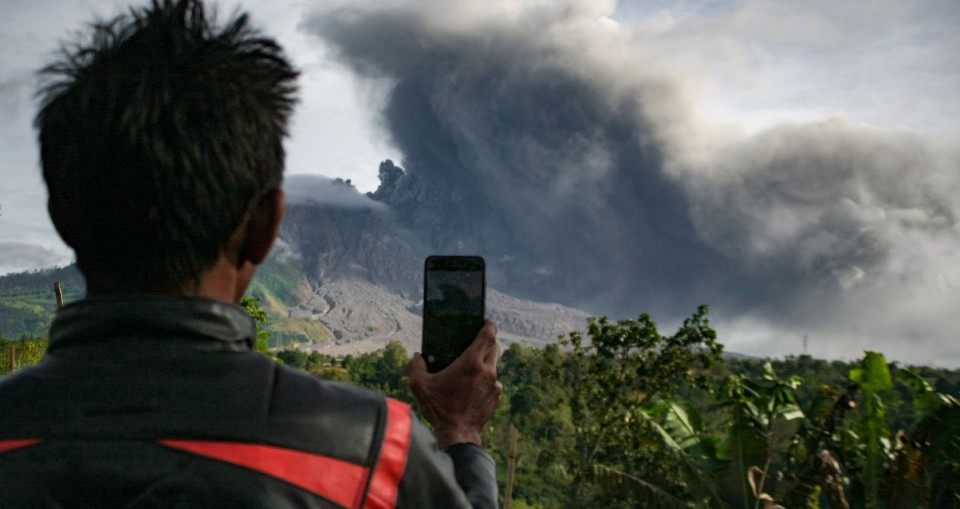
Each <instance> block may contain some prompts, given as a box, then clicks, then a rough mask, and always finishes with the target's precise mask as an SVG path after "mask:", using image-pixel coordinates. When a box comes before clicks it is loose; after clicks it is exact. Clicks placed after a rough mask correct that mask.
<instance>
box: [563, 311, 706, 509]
mask: <svg viewBox="0 0 960 509" xmlns="http://www.w3.org/2000/svg"><path fill="white" fill-rule="evenodd" d="M706 315H707V307H706V306H701V307H700V308H698V309H697V311H696V313H694V314H693V315H692V316H691V317H690V318H687V319H686V320H685V321H684V322H683V325H682V326H681V327H680V329H679V330H678V331H677V332H676V333H675V334H673V335H672V336H663V335H661V334H660V333H659V331H658V330H657V326H656V324H655V323H654V322H653V320H652V319H651V318H650V316H649V315H647V314H646V313H644V314H642V315H640V317H639V319H637V320H619V321H617V322H611V321H610V320H608V319H607V318H606V317H600V318H590V319H589V320H588V328H587V335H588V336H589V340H587V338H586V337H584V336H583V335H582V334H581V333H579V332H573V333H571V334H570V335H569V336H568V337H567V338H561V340H560V342H561V344H562V346H564V347H566V348H568V349H569V351H568V352H567V354H566V355H564V356H563V357H562V358H557V359H555V361H556V363H554V364H550V365H548V366H547V372H546V373H547V375H548V378H549V379H551V380H552V381H553V382H554V383H557V384H561V387H563V388H564V390H565V391H566V393H567V399H568V401H569V405H570V410H571V419H572V421H573V422H574V423H575V429H574V431H573V437H572V439H573V440H572V443H568V444H566V456H567V461H566V464H567V465H568V466H569V469H570V470H569V471H570V473H571V480H570V484H569V494H568V495H569V498H568V500H569V505H570V507H589V506H594V505H596V504H597V503H599V502H600V500H599V499H600V498H601V497H602V494H603V489H602V486H601V484H602V482H603V481H602V479H603V477H604V476H600V477H599V478H598V476H597V475H596V474H597V472H603V471H614V472H623V473H628V472H629V473H630V474H631V475H635V474H637V472H636V470H637V469H638V468H639V469H644V470H649V471H650V472H653V471H655V469H654V468H651V467H655V465H656V464H655V463H654V461H655V460H654V458H652V457H651V456H650V454H649V450H648V449H647V448H646V447H645V444H644V443H643V442H642V441H640V440H638V439H637V436H638V435H639V434H641V433H642V431H643V419H641V418H640V417H638V415H637V413H638V412H641V411H642V408H643V407H644V406H645V405H647V404H648V403H650V402H652V401H654V399H656V398H660V397H664V396H668V395H670V394H671V392H672V389H673V387H674V386H675V385H678V384H681V383H686V384H690V385H697V386H706V384H707V379H706V377H705V376H704V373H703V371H702V369H706V368H709V367H710V366H711V365H713V363H715V362H717V361H719V360H720V359H721V357H720V354H721V352H722V350H723V346H722V345H720V344H719V343H718V342H717V341H716V332H715V331H714V330H713V329H712V328H711V327H710V323H709V321H708V320H707V317H706ZM635 476H636V477H643V476H642V475H635ZM603 503H604V504H606V505H607V506H608V507H609V506H612V505H611V504H620V505H623V506H630V505H631V504H635V503H636V502H635V501H630V500H624V498H623V497H616V498H614V499H605V500H603Z"/></svg>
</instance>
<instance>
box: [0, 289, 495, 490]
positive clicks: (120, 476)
mask: <svg viewBox="0 0 960 509" xmlns="http://www.w3.org/2000/svg"><path fill="white" fill-rule="evenodd" d="M253 341H254V326H253V323H252V321H251V320H250V318H249V316H248V315H247V314H246V313H245V312H244V310H243V309H241V308H239V307H237V306H233V305H230V304H225V303H222V302H216V301H208V300H199V299H171V298H161V297H133V298H129V299H118V298H110V299H87V300H85V301H81V302H78V303H75V304H73V305H70V306H67V307H66V308H64V309H63V310H61V311H60V313H59V314H58V316H57V318H56V319H55V320H54V323H53V326H52V328H51V331H50V346H49V350H48V352H47V354H46V356H45V357H44V359H43V360H42V361H41V362H40V363H39V364H37V365H36V366H33V367H29V368H25V369H22V370H20V371H18V372H17V373H15V374H13V375H11V376H7V377H5V378H3V379H2V380H0V486H2V487H3V490H2V491H3V493H0V506H3V507H138V508H139V507H231V508H233V507H274V508H286V507H322V508H328V507H370V508H375V507H377V508H378V507H393V506H394V504H393V502H395V506H396V507H408V508H412V507H423V508H426V507H469V506H470V505H471V503H472V504H473V506H474V507H495V506H496V503H497V487H496V479H495V473H494V472H495V469H494V464H493V461H492V459H491V458H490V456H488V455H487V454H486V453H485V452H484V451H483V450H482V449H480V448H479V447H477V446H474V445H468V444H464V445H457V446H453V447H451V448H449V449H448V450H447V451H445V452H441V451H438V450H437V449H436V442H435V440H434V438H433V436H432V435H431V434H430V432H429V431H427V430H426V428H424V426H423V425H422V423H421V422H420V421H419V419H418V418H417V417H416V415H414V414H413V413H412V412H411V410H410V408H409V406H407V405H405V404H403V403H400V402H398V401H395V400H391V399H389V398H385V397H383V396H382V395H379V394H377V393H374V392H370V391H366V390H362V389H358V388H355V387H351V386H348V385H343V384H338V383H332V382H323V381H320V380H317V379H316V378H314V377H313V376H311V375H309V374H306V373H303V372H300V371H298V370H294V369H290V368H288V367H285V366H282V365H280V364H277V363H275V362H274V361H272V360H270V359H268V358H267V357H266V356H264V355H261V354H259V353H256V352H253V351H252V350H251V346H252V344H253ZM468 499H469V500H468Z"/></svg>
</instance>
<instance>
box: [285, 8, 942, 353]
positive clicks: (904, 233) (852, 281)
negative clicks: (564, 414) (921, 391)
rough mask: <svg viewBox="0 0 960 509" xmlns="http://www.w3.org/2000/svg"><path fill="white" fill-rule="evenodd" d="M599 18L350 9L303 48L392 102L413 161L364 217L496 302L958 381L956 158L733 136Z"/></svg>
mask: <svg viewBox="0 0 960 509" xmlns="http://www.w3.org/2000/svg"><path fill="white" fill-rule="evenodd" d="M610 10H611V6H610V5H603V4H598V3H597V2H577V1H573V2H566V3H562V4H557V3H541V2H532V3H529V2H527V3H523V2H516V3H514V2H450V3H445V4H444V7H443V8H438V7H437V6H436V5H435V4H434V3H432V2H430V3H427V2H375V3H370V4H367V3H349V4H345V5H343V6H337V7H327V8H324V9H323V10H320V11H317V12H315V13H314V15H313V16H312V17H311V18H309V19H308V20H307V21H306V22H305V24H304V27H305V28H306V29H307V30H309V31H311V32H312V33H314V34H316V35H318V36H319V37H321V38H322V39H323V40H324V41H325V42H326V43H327V44H328V45H329V46H331V47H332V48H334V49H335V51H336V53H337V55H338V56H339V58H340V59H341V60H342V62H344V63H345V64H346V65H348V66H349V67H350V68H351V69H353V70H354V71H355V72H356V73H357V74H359V75H361V76H364V77H367V78H370V79H371V80H372V82H374V83H379V84H381V85H383V86H384V87H385V99H384V103H383V109H382V120H383V123H384V125H385V127H386V129H387V131H388V132H389V134H390V136H391V137H392V140H393V142H394V144H395V145H396V147H397V148H398V149H399V150H400V151H401V152H402V154H403V155H404V160H403V162H402V164H401V166H402V167H403V169H402V170H401V169H400V168H398V167H396V166H394V165H392V164H384V165H383V166H382V167H381V169H380V172H381V186H380V188H379V189H378V190H377V192H376V193H374V194H373V197H374V198H375V199H377V200H379V201H381V202H384V203H386V204H389V205H390V206H391V207H392V208H393V210H394V213H395V214H396V215H397V217H398V218H399V219H400V221H401V222H402V223H403V224H405V225H406V226H407V227H409V228H412V229H413V230H415V231H417V232H419V233H420V235H421V236H422V237H423V238H424V239H426V240H427V242H428V243H432V245H433V247H434V248H435V249H436V250H437V251H443V252H470V253H479V254H482V255H484V256H485V257H487V258H488V265H489V266H490V269H491V271H492V275H491V276H492V277H491V279H492V283H491V284H492V285H494V286H497V287H498V288H501V289H504V290H506V291H508V292H511V293H513V294H516V295H519V296H526V297H535V298H538V299H541V300H548V301H559V302H563V303H566V304H571V305H575V306H580V307H582V308H585V309H587V310H589V311H592V312H595V313H604V314H612V315H616V316H636V315H637V314H638V313H639V312H640V311H651V312H653V313H655V316H657V317H664V319H666V320H672V319H676V318H679V317H681V316H683V315H686V314H689V313H690V312H691V311H692V310H693V309H694V308H695V306H696V305H698V304H701V303H705V304H709V305H710V306H711V307H712V308H713V310H714V313H713V315H714V318H715V322H717V324H718V326H720V328H721V332H723V329H724V327H726V328H727V330H728V331H729V332H730V334H731V335H732V336H733V337H729V336H728V337H727V338H726V339H727V341H728V342H734V343H736V342H737V341H738V337H739V338H740V339H739V341H741V343H743V342H746V341H748V340H756V341H758V342H760V344H757V345H754V346H755V350H754V351H757V352H758V353H771V352H776V351H782V350H778V349H777V348H776V347H775V346H771V344H769V343H766V342H768V341H776V340H777V338H776V337H775V336H776V335H780V339H781V340H783V336H784V335H791V336H793V337H797V336H798V335H800V334H809V335H810V336H811V337H812V338H813V339H814V341H816V339H817V338H818V337H819V338H823V339H826V338H830V339H835V338H839V339H842V340H843V341H846V344H847V345H848V346H847V347H846V348H842V347H838V348H836V349H832V350H831V349H828V347H827V346H826V345H823V346H822V347H820V350H819V351H816V349H815V353H818V354H822V355H829V354H832V355H837V354H841V353H842V354H846V355H856V354H857V352H856V350H857V349H858V348H860V347H861V346H862V347H869V348H874V349H878V350H883V351H885V352H888V353H891V354H892V355H893V356H895V357H897V356H899V357H900V358H907V359H911V360H919V361H928V360H929V359H927V358H923V359H917V358H916V357H911V356H910V353H909V347H898V346H897V345H906V344H908V342H915V343H916V342H931V343H936V342H940V343H941V344H942V346H939V347H936V348H937V349H938V351H940V352H943V355H945V356H946V358H950V359H952V361H950V362H952V363H958V362H960V347H958V346H956V342H955V338H956V332H955V331H956V330H960V329H958V326H960V318H958V316H960V315H958V314H957V313H956V309H957V308H958V304H960V294H958V291H957V287H956V286H954V285H955V284H956V282H957V281H960V259H958V255H957V253H958V252H960V226H958V220H957V219H958V212H960V210H958V209H960V207H958V200H957V199H956V198H955V197H956V196H957V192H958V191H960V178H958V172H957V169H958V167H960V153H958V151H957V150H956V149H955V148H950V147H947V148H944V147H933V146H931V145H930V144H929V143H926V142H924V141H923V140H921V139H917V138H913V137H911V136H908V135H906V134H903V133H896V132H885V131H881V130H878V129H870V128H866V127H862V126H858V125H853V124H850V123H848V122H846V121H844V120H842V119H836V120H830V121H825V122H822V123H817V124H808V125H791V126H782V127H778V128H773V129H769V130H768V131H765V132H762V133H759V134H757V135H754V136H752V137H749V138H732V137H729V136H724V135H723V134H722V133H718V132H716V131H717V129H716V128H713V127H711V126H709V125H705V124H703V123H701V122H699V121H698V120H697V116H696V112H693V111H691V110H690V107H691V106H690V101H689V100H688V98H687V95H686V88H685V87H684V86H683V82H682V81H679V80H677V79H675V78H674V77H671V76H670V75H668V74H666V73H664V72H663V71H661V70H659V69H662V66H659V65H657V62H656V59H655V58H652V57H651V56H650V55H646V56H643V55H640V54H639V53H638V52H637V51H634V50H633V49H632V46H631V44H630V42H629V36H628V34H626V33H625V32H624V31H623V30H621V29H620V27H619V26H618V25H617V24H616V23H615V22H614V21H612V20H611V19H609V18H608V17H606V14H607V13H609V11H610ZM659 57H660V58H662V59H669V58H670V55H659ZM860 340H862V341H863V342H862V344H861V343H855V342H856V341H860ZM852 342H853V343H852ZM881 342H886V343H881ZM765 343H766V344H765ZM822 343H826V341H823V342H822ZM854 343H855V344H854ZM851 344H852V345H853V346H852V347H851V346H849V345H851ZM927 350H928V351H929V348H927ZM794 351H796V349H794ZM943 359H944V357H943V356H941V357H940V359H939V360H941V361H943Z"/></svg>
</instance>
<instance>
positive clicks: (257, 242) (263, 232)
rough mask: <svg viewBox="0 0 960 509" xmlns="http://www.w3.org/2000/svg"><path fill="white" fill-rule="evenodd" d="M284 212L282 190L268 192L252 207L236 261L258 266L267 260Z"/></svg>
mask: <svg viewBox="0 0 960 509" xmlns="http://www.w3.org/2000/svg"><path fill="white" fill-rule="evenodd" d="M285 210H286V195H284V193H283V189H274V190H272V191H269V192H268V193H267V194H265V195H264V196H263V197H262V198H260V200H259V201H258V202H257V203H256V204H255V205H254V206H253V208H252V209H251V210H250V218H249V221H248V223H247V231H246V236H245V238H244V241H243V250H242V251H241V253H240V255H241V256H240V259H239V260H238V261H239V262H240V263H241V264H243V263H245V262H250V263H252V264H254V265H260V264H261V263H263V262H264V260H266V259H267V255H268V254H269V253H270V248H271V247H272V246H273V241H274V240H276V238H277V235H278V234H279V233H280V221H282V220H283V213H284V211H285Z"/></svg>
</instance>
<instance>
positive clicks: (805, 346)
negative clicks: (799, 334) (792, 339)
mask: <svg viewBox="0 0 960 509" xmlns="http://www.w3.org/2000/svg"><path fill="white" fill-rule="evenodd" d="M803 355H807V335H806V334H804V335H803Z"/></svg>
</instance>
